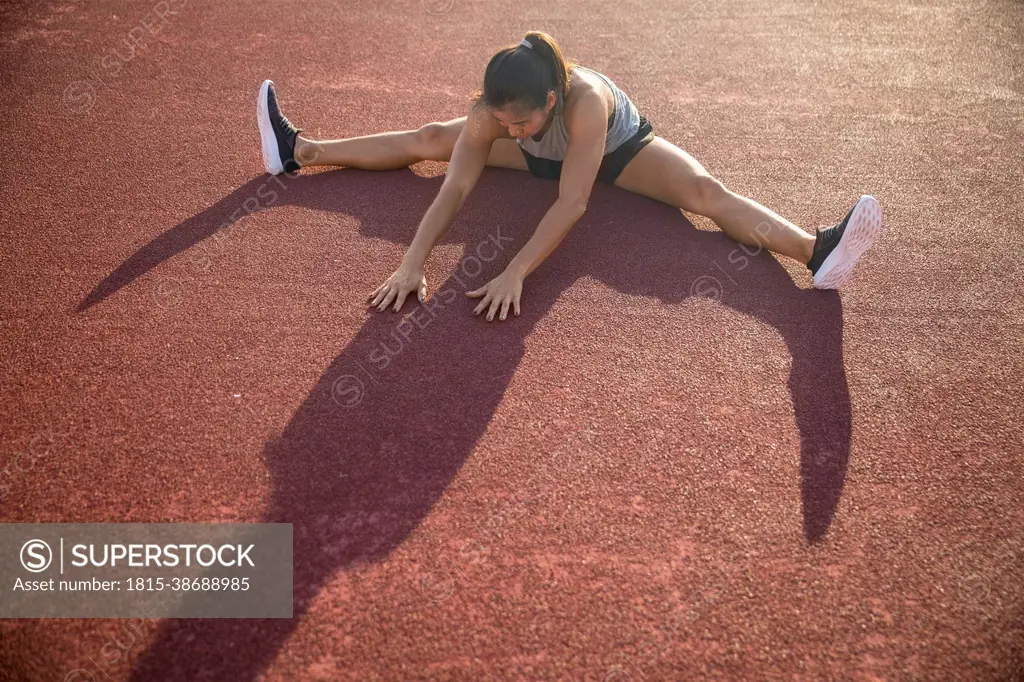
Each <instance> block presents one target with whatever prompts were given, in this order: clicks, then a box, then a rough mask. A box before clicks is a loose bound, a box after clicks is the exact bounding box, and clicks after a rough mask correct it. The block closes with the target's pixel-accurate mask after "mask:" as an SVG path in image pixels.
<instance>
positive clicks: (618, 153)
mask: <svg viewBox="0 0 1024 682" xmlns="http://www.w3.org/2000/svg"><path fill="white" fill-rule="evenodd" d="M653 139H654V128H653V127H652V126H651V122H650V121H648V120H647V119H646V118H644V116H643V114H641V115H640V128H639V129H638V130H637V131H636V134H635V135H633V137H631V138H629V139H628V140H626V141H625V142H623V143H622V144H621V145H619V147H618V148H617V149H616V150H615V151H613V152H612V153H611V154H605V155H604V158H603V159H601V167H600V168H599V169H598V171H597V179H598V180H602V181H604V182H607V183H608V184H612V183H613V182H615V178H617V177H619V173H621V172H622V169H624V168H625V167H626V164H627V163H629V162H630V161H631V160H632V159H633V157H634V156H636V155H637V153H638V152H639V151H640V150H641V149H643V148H644V147H645V146H647V143H649V142H650V141H651V140H653ZM519 148H520V149H522V151H523V156H525V157H526V165H527V166H529V167H530V173H532V174H533V175H535V176H537V177H538V178H547V179H549V180H558V179H559V178H560V177H562V162H561V161H552V160H551V159H541V158H538V157H536V156H534V155H533V154H531V153H530V152H528V151H526V150H525V149H523V148H522V147H519Z"/></svg>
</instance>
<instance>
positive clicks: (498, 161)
mask: <svg viewBox="0 0 1024 682" xmlns="http://www.w3.org/2000/svg"><path fill="white" fill-rule="evenodd" d="M466 118H467V117H465V116H462V117H460V118H456V119H452V120H450V121H446V122H444V123H428V124H427V125H425V126H423V127H422V128H420V129H419V130H403V131H400V132H393V133H378V134H376V135H364V136H362V137H350V138H347V139H343V140H313V139H310V138H307V137H304V136H302V135H301V134H300V135H299V136H298V137H297V138H296V142H295V159H296V160H297V161H298V162H299V163H301V164H302V165H303V166H316V165H321V166H348V167H350V168H361V169H363V170H395V169H398V168H405V167H406V166H411V165H412V164H414V163H416V162H418V161H450V160H451V158H452V150H453V149H455V141H456V140H457V139H459V135H460V134H461V133H462V129H463V128H464V127H465V125H466ZM487 165H488V166H494V167H496V168H514V169H517V170H528V167H527V165H526V158H525V157H524V156H523V152H522V150H520V149H519V145H517V144H516V143H515V141H514V140H512V139H504V138H502V139H497V140H495V141H494V142H493V143H492V144H491V151H490V154H488V156H487Z"/></svg>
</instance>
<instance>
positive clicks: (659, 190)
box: [614, 136, 708, 212]
mask: <svg viewBox="0 0 1024 682" xmlns="http://www.w3.org/2000/svg"><path fill="white" fill-rule="evenodd" d="M707 176H708V172H707V171H706V170H705V169H704V166H702V165H700V163H698V162H697V159H695V158H693V157H692V156H690V155H689V154H687V153H686V152H684V151H683V150H682V149H680V148H679V147H677V146H675V145H674V144H672V143H671V142H669V141H668V140H666V139H665V138H662V137H658V136H655V137H654V139H653V140H651V143H650V144H648V145H646V146H644V148H643V149H641V150H640V151H639V152H637V155H636V156H634V157H633V158H632V159H631V160H630V162H629V163H628V164H626V167H625V168H623V169H622V172H621V173H619V177H617V178H615V183H614V184H615V186H616V187H621V188H622V189H627V190H629V191H630V192H634V193H636V194H642V195H643V196H645V197H650V198H651V199H655V200H657V201H660V202H662V203H665V204H669V205H670V206H675V207H677V208H681V209H683V210H684V211H690V212H698V211H697V208H698V203H697V202H698V201H699V200H700V196H699V194H698V184H697V179H698V178H706V177H707Z"/></svg>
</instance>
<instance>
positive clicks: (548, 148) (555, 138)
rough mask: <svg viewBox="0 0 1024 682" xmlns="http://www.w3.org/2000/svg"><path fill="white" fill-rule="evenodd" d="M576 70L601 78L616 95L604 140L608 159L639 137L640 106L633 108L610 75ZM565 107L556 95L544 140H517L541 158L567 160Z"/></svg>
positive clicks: (521, 145)
mask: <svg viewBox="0 0 1024 682" xmlns="http://www.w3.org/2000/svg"><path fill="white" fill-rule="evenodd" d="M576 68H577V69H583V70H585V71H589V72H591V73H593V74H595V75H597V76H600V77H601V79H603V80H604V82H605V83H607V84H608V87H609V88H611V91H612V94H613V95H614V96H615V111H614V112H613V113H612V118H611V119H610V120H609V123H608V135H607V136H606V137H605V140H604V153H605V155H606V156H607V155H608V154H611V153H612V152H613V151H615V150H616V149H618V148H619V146H621V145H622V143H623V142H625V141H626V140H628V139H629V138H631V137H633V136H634V135H636V131H637V130H639V129H640V112H638V111H637V108H636V106H634V105H633V102H632V101H631V100H630V99H629V97H628V96H627V95H626V93H624V92H623V91H622V90H620V89H619V88H618V87H616V85H615V83H613V82H612V81H611V80H610V79H609V78H608V77H607V76H605V75H604V74H601V73H598V72H597V71H594V70H593V69H588V68H586V67H585V66H577V67H576ZM563 105H564V102H563V97H562V93H560V92H559V93H556V94H555V108H554V112H555V113H554V120H552V121H551V126H550V127H549V128H548V130H547V132H545V133H544V136H543V137H541V138H540V141H537V140H534V139H533V138H532V137H528V138H526V139H525V140H523V141H522V142H519V140H516V142H517V143H518V144H519V146H520V147H522V148H523V149H525V150H526V151H528V152H530V154H533V155H534V156H536V157H538V158H541V159H551V160H552V161H562V160H564V159H565V152H566V150H567V149H568V148H569V133H568V131H566V129H565V120H564V119H563V117H562V108H563Z"/></svg>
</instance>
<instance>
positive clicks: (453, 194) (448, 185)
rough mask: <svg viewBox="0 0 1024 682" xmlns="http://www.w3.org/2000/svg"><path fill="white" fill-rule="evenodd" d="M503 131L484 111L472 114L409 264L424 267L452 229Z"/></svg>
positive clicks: (418, 234)
mask: <svg viewBox="0 0 1024 682" xmlns="http://www.w3.org/2000/svg"><path fill="white" fill-rule="evenodd" d="M501 130H502V128H501V126H500V125H498V124H497V122H496V121H494V119H493V118H492V117H491V116H489V115H487V113H486V112H485V111H484V110H483V109H478V110H476V111H471V112H470V113H469V115H468V116H467V117H466V123H465V125H464V126H463V127H462V132H461V133H460V134H459V137H458V139H457V140H456V141H455V147H454V149H453V150H452V158H451V160H450V161H449V163H448V172H447V173H446V174H445V178H444V182H443V183H441V191H440V192H438V193H437V197H436V198H435V199H434V202H433V203H432V204H431V205H430V208H429V209H427V212H426V213H425V214H424V216H423V220H422V221H420V226H419V228H418V229H417V230H416V236H415V237H413V240H412V244H410V245H409V250H408V251H407V252H406V254H405V260H406V261H408V262H409V263H412V264H417V265H420V266H422V265H423V264H424V263H425V262H426V260H427V256H429V255H430V252H431V250H432V249H433V248H434V246H435V245H436V244H437V242H438V241H440V240H441V238H442V237H443V236H444V235H445V233H446V232H448V230H449V229H450V228H451V226H452V223H453V222H454V221H455V216H456V215H457V214H458V212H459V209H461V208H462V205H463V204H464V203H465V202H466V198H467V197H468V196H469V193H470V192H472V191H473V187H475V186H476V183H477V180H479V179H480V174H481V173H483V170H484V166H486V165H487V157H488V156H489V155H490V153H491V145H492V144H494V140H495V139H497V138H498V137H500V136H501Z"/></svg>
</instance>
